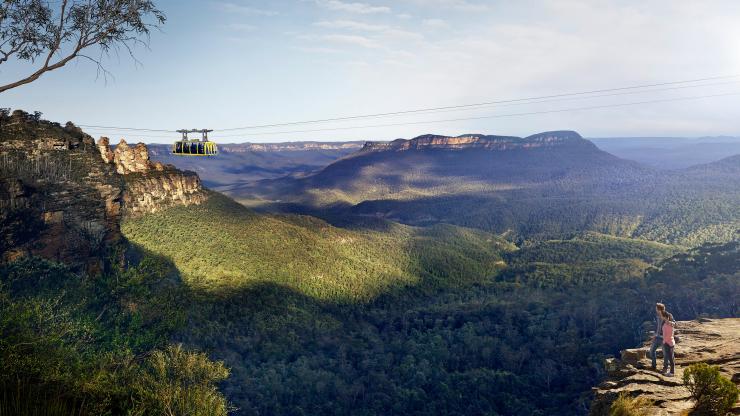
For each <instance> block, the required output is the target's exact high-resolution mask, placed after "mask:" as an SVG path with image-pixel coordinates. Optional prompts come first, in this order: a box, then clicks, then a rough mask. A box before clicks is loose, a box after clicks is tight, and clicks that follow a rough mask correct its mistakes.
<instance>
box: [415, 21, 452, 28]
mask: <svg viewBox="0 0 740 416" xmlns="http://www.w3.org/2000/svg"><path fill="white" fill-rule="evenodd" d="M421 23H422V24H423V25H424V26H428V27H431V28H435V29H446V28H448V27H450V25H448V24H447V22H445V21H444V20H442V19H424V20H423V21H422V22H421Z"/></svg>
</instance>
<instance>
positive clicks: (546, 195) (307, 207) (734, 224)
mask: <svg viewBox="0 0 740 416" xmlns="http://www.w3.org/2000/svg"><path fill="white" fill-rule="evenodd" d="M738 167H740V163H738V160H737V159H735V158H730V159H726V160H722V161H719V162H715V163H712V164H708V165H705V166H703V167H695V168H692V169H687V170H683V171H677V172H663V171H660V170H656V169H653V168H650V167H646V166H643V165H641V164H639V163H636V162H633V161H629V160H625V159H622V158H619V157H616V156H614V155H612V154H610V153H607V152H605V151H603V150H600V149H599V148H598V147H597V146H596V145H594V144H593V143H592V142H590V141H588V140H585V139H583V138H582V137H581V136H580V135H579V134H578V133H575V132H572V131H556V132H546V133H540V134H536V135H533V136H529V137H526V138H517V137H510V136H487V135H480V134H473V135H464V136H458V137H447V136H438V135H424V136H419V137H417V138H414V139H411V140H395V141H393V142H390V143H368V144H366V145H365V146H364V147H363V148H362V149H361V150H360V151H359V152H356V153H353V154H350V155H347V156H345V157H343V158H341V159H338V160H337V161H335V162H333V163H331V164H330V165H328V166H326V167H325V168H323V169H321V170H319V171H316V172H314V173H311V174H307V175H303V176H292V177H283V178H278V179H270V180H262V181H258V182H255V183H251V184H245V185H240V186H236V187H232V188H231V189H230V193H231V195H233V196H235V197H237V198H239V199H241V200H243V201H248V202H250V203H252V204H262V206H263V208H265V209H269V210H283V211H288V212H299V213H307V214H311V215H317V216H321V217H323V218H325V219H327V220H329V221H335V222H346V221H348V219H349V218H357V217H380V218H385V219H390V220H394V221H399V222H403V223H407V224H414V225H427V224H433V223H440V222H446V223H452V224H457V225H463V226H468V227H474V228H479V229H483V230H486V231H493V232H497V233H507V232H508V233H513V234H514V235H517V236H520V237H522V238H536V237H537V236H539V237H543V238H545V237H552V236H556V235H562V234H564V233H565V234H567V233H570V232H575V231H577V230H593V231H598V232H603V233H608V234H614V235H620V236H640V237H644V238H648V239H653V240H657V241H665V242H672V243H682V244H693V243H696V242H697V241H705V240H708V239H709V240H711V239H718V240H727V239H730V238H733V235H734V232H735V230H736V229H737V228H738V224H739V223H740V222H739V220H740V211H739V208H738V207H740V187H738V183H739V182H738V181H737V179H738V178H739V176H738V173H737V170H738ZM677 211H680V212H681V213H682V214H685V215H682V216H681V217H680V219H677V217H675V216H674V214H675V212H677ZM699 213H700V214H699Z"/></svg>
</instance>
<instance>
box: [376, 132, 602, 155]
mask: <svg viewBox="0 0 740 416" xmlns="http://www.w3.org/2000/svg"><path fill="white" fill-rule="evenodd" d="M584 144H590V143H589V142H588V141H586V140H584V139H583V138H582V137H581V136H580V135H579V134H578V133H576V132H573V131H553V132H546V133H540V134H536V135H533V136H529V137H525V138H521V137H513V136H485V135H481V134H470V135H463V136H457V137H449V136H438V135H433V134H427V135H424V136H419V137H416V138H413V139H410V140H404V139H397V140H394V141H392V142H388V143H384V142H367V143H365V145H364V146H363V148H362V151H364V152H369V151H405V150H422V149H445V150H463V149H486V150H502V151H503V150H513V149H528V148H538V147H548V146H564V145H584Z"/></svg>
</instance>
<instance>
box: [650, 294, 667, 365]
mask: <svg viewBox="0 0 740 416" xmlns="http://www.w3.org/2000/svg"><path fill="white" fill-rule="evenodd" d="M664 313H665V305H664V304H662V303H656V304H655V319H656V321H657V323H656V327H655V335H654V336H653V343H652V345H650V359H651V360H652V369H653V370H657V363H656V360H657V358H656V354H657V352H658V348H663V314H664Z"/></svg>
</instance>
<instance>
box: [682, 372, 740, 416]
mask: <svg viewBox="0 0 740 416" xmlns="http://www.w3.org/2000/svg"><path fill="white" fill-rule="evenodd" d="M683 383H684V384H685V385H686V388H687V389H688V390H689V392H690V393H691V397H692V398H693V399H694V400H696V405H695V406H694V411H693V412H692V414H693V415H696V416H705V415H706V416H709V415H725V414H727V413H728V412H729V411H730V409H732V406H733V405H734V404H735V402H737V398H738V395H739V394H740V391H738V388H737V386H735V383H733V382H732V381H730V380H729V379H727V378H726V377H723V376H722V374H720V372H719V367H718V366H714V365H708V364H707V363H698V364H692V365H691V366H689V368H687V369H686V370H685V371H684V373H683Z"/></svg>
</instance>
